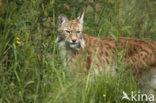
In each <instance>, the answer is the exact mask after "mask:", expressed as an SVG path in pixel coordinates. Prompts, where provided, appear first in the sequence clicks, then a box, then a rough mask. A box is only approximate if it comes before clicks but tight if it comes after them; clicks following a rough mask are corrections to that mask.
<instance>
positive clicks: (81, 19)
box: [78, 12, 84, 24]
mask: <svg viewBox="0 0 156 103" xmlns="http://www.w3.org/2000/svg"><path fill="white" fill-rule="evenodd" d="M78 19H79V21H80V24H83V22H84V12H83V13H82V14H81V16H79V17H78Z"/></svg>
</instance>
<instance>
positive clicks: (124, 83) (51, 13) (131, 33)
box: [0, 0, 156, 103]
mask: <svg viewBox="0 0 156 103" xmlns="http://www.w3.org/2000/svg"><path fill="white" fill-rule="evenodd" d="M154 3H156V2H155V1H154V0H97V1H94V2H92V1H83V0H12V1H11V0H3V2H0V35H1V36H0V41H1V42H0V103H33V102H34V103H62V102H63V103H103V102H107V103H120V102H121V96H122V91H126V92H130V91H132V90H133V91H135V90H136V91H137V90H138V89H137V83H135V81H134V78H133V76H132V75H131V72H126V73H125V69H126V68H125V67H124V66H123V65H122V64H121V65H119V66H118V69H119V70H123V71H122V72H121V73H119V74H118V75H116V76H111V75H106V74H99V75H98V76H96V77H93V76H91V75H85V76H82V77H79V75H78V74H77V72H76V71H74V70H69V69H68V68H65V67H63V66H62V63H61V60H60V57H59V56H58V55H57V46H56V44H55V42H54V41H55V38H56V35H57V17H58V15H60V14H62V13H63V14H65V15H66V16H67V17H68V18H69V19H73V18H76V17H77V16H79V14H80V13H81V12H82V11H83V8H87V10H86V14H85V24H84V32H85V33H86V34H89V35H94V36H100V37H109V36H112V37H113V38H115V39H118V38H119V37H120V36H126V37H138V38H143V39H149V40H156V21H155V16H156V14H155V13H156V11H155V10H156V8H155V6H154ZM120 62H121V61H119V64H120ZM103 95H106V96H103ZM125 103H127V101H125Z"/></svg>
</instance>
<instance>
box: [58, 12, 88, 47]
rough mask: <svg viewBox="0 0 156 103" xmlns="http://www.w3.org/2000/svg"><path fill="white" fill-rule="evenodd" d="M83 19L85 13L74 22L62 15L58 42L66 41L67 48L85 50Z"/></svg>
mask: <svg viewBox="0 0 156 103" xmlns="http://www.w3.org/2000/svg"><path fill="white" fill-rule="evenodd" d="M83 19H84V13H82V15H81V16H79V17H78V18H77V19H74V20H68V19H67V18H66V17H65V16H64V15H60V16H59V24H58V37H57V42H59V41H64V42H65V44H66V46H68V47H69V48H72V49H75V50H77V49H79V48H84V46H85V42H84V39H83V22H84V21H83Z"/></svg>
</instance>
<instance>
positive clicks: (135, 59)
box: [56, 13, 156, 85]
mask: <svg viewBox="0 0 156 103" xmlns="http://www.w3.org/2000/svg"><path fill="white" fill-rule="evenodd" d="M58 19H59V24H58V36H57V39H56V41H57V42H58V45H59V48H60V54H61V58H62V60H63V62H64V66H68V67H70V68H72V67H74V66H76V67H80V68H81V69H84V71H85V72H86V71H91V72H95V73H96V74H97V73H98V72H100V71H104V70H105V71H107V72H110V71H111V72H113V73H114V72H115V73H116V68H117V67H116V61H117V60H118V59H119V58H118V57H119V54H121V53H122V54H123V55H122V59H121V58H120V59H121V61H122V62H123V64H125V65H128V66H131V68H133V69H132V71H133V72H134V74H137V75H138V78H141V77H142V76H144V75H146V74H150V76H153V77H154V76H155V77H156V72H155V66H156V42H154V41H150V40H141V39H137V38H125V37H120V38H119V39H118V40H115V39H114V38H112V37H110V38H99V37H94V36H90V35H87V34H85V33H83V23H84V20H83V19H84V13H82V15H81V16H79V17H78V18H76V19H74V20H68V19H67V18H66V17H65V16H64V15H60V16H59V18H58ZM84 54H85V56H84ZM82 58H83V59H82ZM82 65H83V66H82ZM90 68H93V69H90ZM153 83H155V84H154V85H156V81H154V82H153Z"/></svg>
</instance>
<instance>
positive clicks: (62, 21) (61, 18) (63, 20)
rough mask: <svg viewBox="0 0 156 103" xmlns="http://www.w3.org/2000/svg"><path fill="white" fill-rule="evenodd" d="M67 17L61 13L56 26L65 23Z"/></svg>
mask: <svg viewBox="0 0 156 103" xmlns="http://www.w3.org/2000/svg"><path fill="white" fill-rule="evenodd" d="M67 21H68V19H67V18H66V17H65V16H64V15H63V14H62V15H60V16H59V17H58V26H59V27H61V26H63V25H65V24H66V22H67Z"/></svg>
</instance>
